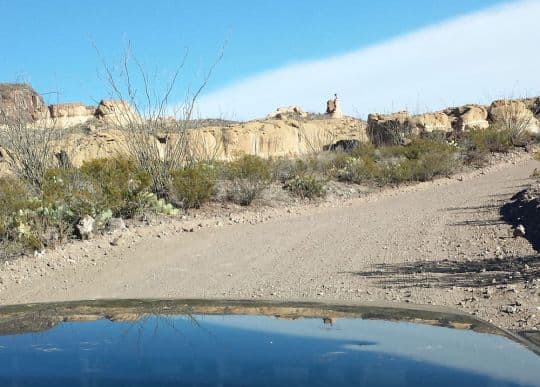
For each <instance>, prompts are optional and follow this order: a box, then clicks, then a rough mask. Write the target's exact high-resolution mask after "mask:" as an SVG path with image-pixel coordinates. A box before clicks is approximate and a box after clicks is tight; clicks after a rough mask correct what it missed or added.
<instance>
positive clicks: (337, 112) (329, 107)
mask: <svg viewBox="0 0 540 387" xmlns="http://www.w3.org/2000/svg"><path fill="white" fill-rule="evenodd" d="M326 114H328V115H329V116H330V117H332V118H343V112H342V111H341V103H340V101H339V98H338V96H337V94H334V99H329V100H328V101H326Z"/></svg>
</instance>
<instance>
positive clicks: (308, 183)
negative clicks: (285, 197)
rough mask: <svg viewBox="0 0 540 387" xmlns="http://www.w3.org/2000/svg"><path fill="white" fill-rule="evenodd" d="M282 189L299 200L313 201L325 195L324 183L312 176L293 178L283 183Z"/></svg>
mask: <svg viewBox="0 0 540 387" xmlns="http://www.w3.org/2000/svg"><path fill="white" fill-rule="evenodd" d="M284 188H285V189H287V190H288V191H290V192H291V193H292V194H293V195H296V196H299V197H301V198H308V199H314V198H318V197H324V196H325V195H326V188H325V184H324V181H322V180H320V179H318V178H316V177H315V176H313V175H297V176H294V177H293V178H292V179H289V180H287V181H286V182H285V184H284Z"/></svg>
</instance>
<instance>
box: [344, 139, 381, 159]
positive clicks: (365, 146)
mask: <svg viewBox="0 0 540 387" xmlns="http://www.w3.org/2000/svg"><path fill="white" fill-rule="evenodd" d="M376 151H377V148H375V146H374V145H373V144H372V143H369V142H368V143H360V145H359V146H358V147H356V148H354V149H352V150H351V151H350V152H349V153H348V154H349V155H350V156H351V157H356V158H361V159H372V158H375V154H376Z"/></svg>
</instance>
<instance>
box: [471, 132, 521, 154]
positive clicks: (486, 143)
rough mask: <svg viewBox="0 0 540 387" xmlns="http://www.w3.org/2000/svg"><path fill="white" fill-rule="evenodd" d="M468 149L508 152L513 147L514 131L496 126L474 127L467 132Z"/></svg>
mask: <svg viewBox="0 0 540 387" xmlns="http://www.w3.org/2000/svg"><path fill="white" fill-rule="evenodd" d="M465 139H466V141H467V142H466V143H467V148H468V149H467V150H469V151H477V152H481V153H489V152H499V153H506V152H508V151H509V150H510V148H512V146H513V140H512V133H511V131H509V130H500V129H496V128H494V127H491V126H490V127H489V128H486V129H473V130H471V131H470V132H468V133H467V134H466V137H465Z"/></svg>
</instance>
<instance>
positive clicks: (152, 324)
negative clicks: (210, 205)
mask: <svg viewBox="0 0 540 387" xmlns="http://www.w3.org/2000/svg"><path fill="white" fill-rule="evenodd" d="M0 335H1V336H0V364H3V365H5V366H4V367H1V369H0V385H18V386H19V385H20V386H22V385H36V383H37V384H39V385H47V386H48V385H51V386H52V385H62V384H63V385H79V384H88V385H91V384H92V383H95V384H97V385H111V386H116V385H125V384H126V383H127V384H129V385H147V384H152V383H153V384H156V385H182V384H189V385H214V384H215V385H218V384H227V385H310V386H311V385H323V384H324V385H357V384H359V383H360V384H369V385H385V384H389V383H390V384H392V385H422V384H427V385H432V384H435V383H437V384H442V385H445V384H449V385H452V384H456V383H457V382H458V381H459V384H460V385H486V384H489V383H494V382H496V383H499V384H501V385H538V383H539V382H540V357H539V356H538V355H537V354H535V353H534V352H533V351H538V347H536V346H535V345H534V344H533V343H532V342H530V341H528V340H526V339H524V338H523V337H520V336H517V335H514V334H513V333H510V332H507V331H504V330H501V329H499V328H497V327H495V326H493V325H491V324H488V323H485V322H483V321H481V320H478V319H476V318H474V317H472V316H469V315H465V314H462V313H460V312H454V311H446V310H440V309H435V308H429V309H428V308H420V307H415V306H402V307H394V306H390V305H352V304H339V305H334V304H326V303H301V302H259V301H256V302H254V301H225V300H221V301H217V300H216V301H208V300H114V301H83V302H65V303H55V304H31V305H17V306H5V307H1V308H0ZM38 382H39V383H38Z"/></svg>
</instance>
